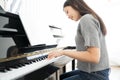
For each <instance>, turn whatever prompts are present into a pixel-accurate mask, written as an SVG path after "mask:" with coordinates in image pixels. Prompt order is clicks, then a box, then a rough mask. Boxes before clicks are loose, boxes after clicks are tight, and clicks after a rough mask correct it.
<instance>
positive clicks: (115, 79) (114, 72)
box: [110, 66, 120, 80]
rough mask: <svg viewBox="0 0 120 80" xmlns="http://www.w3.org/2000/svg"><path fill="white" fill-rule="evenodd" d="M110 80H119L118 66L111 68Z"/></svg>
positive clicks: (119, 68)
mask: <svg viewBox="0 0 120 80" xmlns="http://www.w3.org/2000/svg"><path fill="white" fill-rule="evenodd" d="M110 80H120V66H119V67H118V66H112V67H111V73H110Z"/></svg>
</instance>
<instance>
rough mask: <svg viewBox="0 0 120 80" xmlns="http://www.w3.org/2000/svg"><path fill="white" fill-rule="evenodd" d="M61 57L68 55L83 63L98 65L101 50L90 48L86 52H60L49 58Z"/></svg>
mask: <svg viewBox="0 0 120 80" xmlns="http://www.w3.org/2000/svg"><path fill="white" fill-rule="evenodd" d="M61 55H66V56H69V57H71V58H75V59H78V60H80V61H83V62H92V63H98V62H99V59H100V49H99V48H96V47H89V48H88V49H87V50H86V51H75V50H58V51H53V52H50V54H49V55H48V58H49V59H51V58H53V57H58V56H61Z"/></svg>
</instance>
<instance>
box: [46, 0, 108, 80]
mask: <svg viewBox="0 0 120 80" xmlns="http://www.w3.org/2000/svg"><path fill="white" fill-rule="evenodd" d="M63 10H64V12H65V13H66V14H67V16H68V18H70V19H71V20H74V21H79V24H78V28H77V33H76V37H75V42H76V49H77V51H73V50H59V51H54V52H51V53H50V54H49V55H48V58H49V59H51V58H53V57H58V56H61V55H66V56H69V57H72V58H75V59H77V68H78V70H75V71H71V72H68V73H65V74H62V75H61V76H60V79H61V80H109V59H108V52H107V49H106V43H105V35H106V27H105V25H104V23H103V21H102V19H101V18H100V17H99V16H98V15H97V14H96V13H95V12H94V11H93V10H92V9H91V8H90V7H89V6H88V5H87V4H86V3H85V2H84V1H83V0H67V1H66V2H65V3H64V7H63Z"/></svg>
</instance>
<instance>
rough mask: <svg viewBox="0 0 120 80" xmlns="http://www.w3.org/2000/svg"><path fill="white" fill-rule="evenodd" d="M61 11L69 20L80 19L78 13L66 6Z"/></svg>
mask: <svg viewBox="0 0 120 80" xmlns="http://www.w3.org/2000/svg"><path fill="white" fill-rule="evenodd" d="M63 10H64V12H65V13H66V14H67V16H68V18H70V19H71V20H74V21H78V20H79V19H80V17H81V16H80V14H79V12H78V11H77V10H75V9H74V8H72V7H71V6H66V7H64V9H63Z"/></svg>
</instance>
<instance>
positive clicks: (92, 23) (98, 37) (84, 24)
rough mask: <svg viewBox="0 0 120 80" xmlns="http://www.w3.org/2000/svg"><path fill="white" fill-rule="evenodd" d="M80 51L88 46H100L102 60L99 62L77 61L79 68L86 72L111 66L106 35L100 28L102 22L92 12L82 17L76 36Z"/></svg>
mask: <svg viewBox="0 0 120 80" xmlns="http://www.w3.org/2000/svg"><path fill="white" fill-rule="evenodd" d="M75 41H76V48H77V50H78V51H85V50H86V49H87V47H88V46H94V47H98V48H100V56H101V57H100V61H99V63H97V64H94V63H90V62H82V61H79V60H78V61H77V68H78V69H79V70H82V71H85V72H89V73H90V72H94V71H99V70H104V69H107V68H109V59H108V52H107V49H106V43H105V36H104V35H103V34H102V32H101V30H100V24H99V21H98V20H97V19H95V18H94V17H93V16H92V15H91V14H86V15H84V16H82V17H81V19H80V22H79V25H78V29H77V34H76V37H75Z"/></svg>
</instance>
